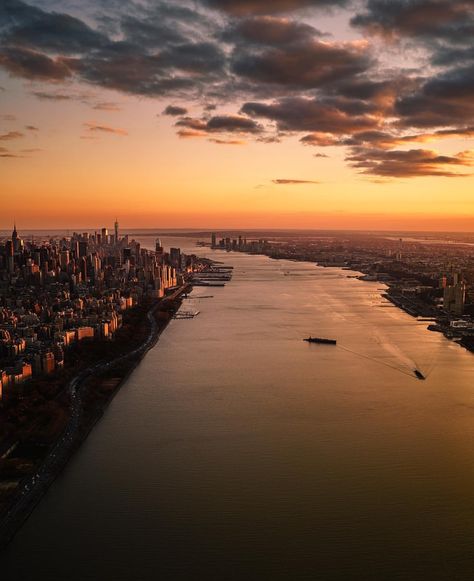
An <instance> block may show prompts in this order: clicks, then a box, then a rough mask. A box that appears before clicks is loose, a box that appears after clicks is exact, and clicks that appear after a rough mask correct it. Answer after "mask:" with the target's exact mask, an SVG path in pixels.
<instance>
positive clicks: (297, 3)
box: [201, 0, 347, 16]
mask: <svg viewBox="0 0 474 581" xmlns="http://www.w3.org/2000/svg"><path fill="white" fill-rule="evenodd" d="M201 1H202V2H203V3H204V4H207V5H208V6H211V7H212V8H217V9H219V10H222V11H223V12H227V13H229V14H232V15H235V16H245V15H248V14H274V13H277V12H289V11H292V10H298V9H299V8H306V7H313V8H332V7H336V6H343V5H344V4H347V2H346V1H345V0H201Z"/></svg>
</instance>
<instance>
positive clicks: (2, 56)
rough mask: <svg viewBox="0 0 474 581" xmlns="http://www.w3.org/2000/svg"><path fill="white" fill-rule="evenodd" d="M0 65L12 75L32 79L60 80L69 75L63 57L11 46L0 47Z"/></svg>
mask: <svg viewBox="0 0 474 581" xmlns="http://www.w3.org/2000/svg"><path fill="white" fill-rule="evenodd" d="M0 67H3V68H4V69H6V70H7V71H8V72H9V73H10V74H12V75H14V76H17V77H24V78H26V79H33V80H44V81H62V80H64V79H66V78H67V77H69V76H70V75H71V70H70V69H69V68H68V66H67V65H66V64H65V62H64V59H62V58H50V57H49V56H47V55H45V54H42V53H39V52H36V51H34V50H30V49H26V48H20V47H13V46H4V47H0Z"/></svg>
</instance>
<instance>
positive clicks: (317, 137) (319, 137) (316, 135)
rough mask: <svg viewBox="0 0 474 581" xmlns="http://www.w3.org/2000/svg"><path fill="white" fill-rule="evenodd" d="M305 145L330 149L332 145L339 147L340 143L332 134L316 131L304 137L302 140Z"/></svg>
mask: <svg viewBox="0 0 474 581" xmlns="http://www.w3.org/2000/svg"><path fill="white" fill-rule="evenodd" d="M300 141H301V143H303V145H314V146H319V147H328V146H331V145H339V143H340V141H339V139H338V138H336V137H335V136H334V135H333V134H332V133H321V132H320V131H315V132H313V133H310V134H308V135H304V136H303V137H302V138H301V139H300Z"/></svg>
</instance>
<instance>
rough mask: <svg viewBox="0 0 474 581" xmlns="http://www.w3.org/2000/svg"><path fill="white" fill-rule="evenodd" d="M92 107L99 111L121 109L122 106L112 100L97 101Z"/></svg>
mask: <svg viewBox="0 0 474 581" xmlns="http://www.w3.org/2000/svg"><path fill="white" fill-rule="evenodd" d="M92 108H93V109H95V110H97V111H113V112H115V111H121V108H120V107H119V106H118V105H117V103H112V102H110V101H102V102H99V103H96V104H95V105H93V106H92Z"/></svg>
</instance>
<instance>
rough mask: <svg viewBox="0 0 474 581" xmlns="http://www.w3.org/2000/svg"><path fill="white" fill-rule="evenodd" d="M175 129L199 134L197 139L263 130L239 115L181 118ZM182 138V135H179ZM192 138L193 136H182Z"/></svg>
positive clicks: (258, 125) (255, 132)
mask: <svg viewBox="0 0 474 581" xmlns="http://www.w3.org/2000/svg"><path fill="white" fill-rule="evenodd" d="M175 125H176V127H184V128H186V129H190V130H192V131H197V132H200V134H199V135H196V136H197V137H201V136H202V135H205V134H206V133H239V134H258V133H260V132H261V131H262V130H263V128H262V126H261V125H260V124H258V123H256V122H255V121H254V120H253V119H249V118H248V117H243V116H241V115H216V116H214V117H211V118H210V119H207V120H206V119H195V118H193V117H183V118H182V119H179V120H178V121H177V122H176V124H175ZM181 136H182V137H183V135H182V134H181ZM184 136H185V137H194V135H184Z"/></svg>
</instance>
